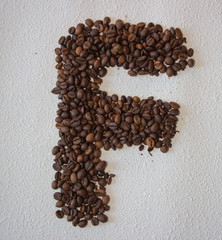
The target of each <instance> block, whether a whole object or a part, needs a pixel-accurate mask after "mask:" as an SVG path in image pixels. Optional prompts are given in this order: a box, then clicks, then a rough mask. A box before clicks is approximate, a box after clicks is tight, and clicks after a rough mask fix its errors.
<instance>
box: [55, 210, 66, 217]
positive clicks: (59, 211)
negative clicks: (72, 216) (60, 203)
mask: <svg viewBox="0 0 222 240" xmlns="http://www.w3.org/2000/svg"><path fill="white" fill-rule="evenodd" d="M56 217H57V218H63V217H64V212H63V211H61V210H57V211H56Z"/></svg>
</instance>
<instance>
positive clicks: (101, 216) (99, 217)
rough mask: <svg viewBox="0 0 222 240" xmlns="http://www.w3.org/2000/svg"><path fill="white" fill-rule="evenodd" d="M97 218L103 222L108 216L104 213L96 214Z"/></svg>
mask: <svg viewBox="0 0 222 240" xmlns="http://www.w3.org/2000/svg"><path fill="white" fill-rule="evenodd" d="M97 218H98V220H99V221H100V222H102V223H105V222H107V221H108V217H107V216H106V215H105V214H98V216H97Z"/></svg>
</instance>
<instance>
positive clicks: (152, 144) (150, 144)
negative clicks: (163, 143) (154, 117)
mask: <svg viewBox="0 0 222 240" xmlns="http://www.w3.org/2000/svg"><path fill="white" fill-rule="evenodd" d="M146 144H147V146H148V147H149V148H154V144H155V142H154V140H153V139H152V138H151V137H148V138H147V139H146Z"/></svg>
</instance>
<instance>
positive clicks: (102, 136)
mask: <svg viewBox="0 0 222 240" xmlns="http://www.w3.org/2000/svg"><path fill="white" fill-rule="evenodd" d="M85 24H86V25H84V24H82V23H80V24H78V25H77V26H75V27H71V28H69V30H68V32H69V35H68V36H67V37H65V36H63V37H61V38H60V39H59V44H60V45H61V46H60V48H56V49H55V54H56V59H55V61H56V69H57V71H58V77H57V82H56V86H55V88H54V89H53V90H52V92H53V93H54V94H58V97H59V99H60V100H61V102H60V103H59V104H58V111H57V117H56V120H55V121H56V127H57V128H58V129H59V136H60V140H59V141H58V144H57V146H55V147H53V149H52V154H53V155H54V163H53V168H54V169H55V171H56V174H55V179H54V181H53V182H52V188H53V189H58V188H59V189H60V192H56V193H55V194H54V198H55V200H56V201H57V202H56V206H57V207H59V208H61V209H62V210H58V211H57V212H56V215H57V217H59V218H62V217H63V216H64V214H65V215H67V221H72V224H73V226H77V225H79V227H85V226H86V225H87V221H90V220H91V223H92V225H95V226H96V225H98V224H99V221H100V222H106V221H108V217H107V216H106V215H105V214H104V212H105V211H108V210H109V209H110V207H109V206H108V205H107V204H108V203H109V201H110V197H109V195H107V193H106V186H107V185H109V184H111V182H112V178H113V177H114V175H113V174H109V173H108V172H106V171H105V169H106V166H107V162H106V161H103V160H101V153H102V152H101V148H104V150H107V151H108V150H110V149H113V150H117V149H121V148H123V146H124V144H126V145H127V146H132V145H137V146H139V150H140V151H142V150H143V149H144V144H145V145H147V147H148V151H149V152H151V151H152V150H153V149H154V148H160V151H161V152H163V153H165V152H167V151H168V150H169V148H171V146H172V144H171V139H172V138H173V137H174V135H175V134H176V132H177V131H176V125H177V121H178V118H177V116H178V115H179V110H178V109H179V107H180V106H179V104H177V103H175V102H170V103H168V102H163V101H162V100H157V101H155V100H154V98H153V97H148V98H146V99H140V98H139V97H137V96H134V97H130V96H128V97H125V96H121V97H118V95H116V94H113V95H111V96H110V95H108V93H107V92H105V91H102V90H101V89H100V84H102V82H103V79H102V78H103V77H104V76H105V75H106V74H107V69H108V68H109V67H115V66H117V67H121V66H123V68H124V69H127V70H128V74H129V75H130V76H137V75H146V74H149V75H151V76H158V75H159V74H160V73H165V72H166V74H167V75H168V76H169V77H172V76H176V75H177V73H178V72H179V71H180V70H184V69H185V68H186V67H187V66H189V67H193V66H194V60H193V59H189V57H192V56H193V49H192V48H190V49H187V48H186V46H185V45H183V43H185V42H186V39H185V38H184V37H183V34H182V32H181V30H180V29H179V28H175V29H174V28H170V29H166V30H163V28H162V27H161V26H160V25H158V24H156V25H154V24H153V23H150V24H148V25H147V26H146V25H145V23H143V22H140V23H138V24H135V25H131V24H129V23H124V22H123V21H122V20H120V19H118V20H117V21H116V22H115V24H110V18H109V17H105V18H104V20H103V21H102V20H97V21H95V22H93V20H91V19H87V20H86V21H85Z"/></svg>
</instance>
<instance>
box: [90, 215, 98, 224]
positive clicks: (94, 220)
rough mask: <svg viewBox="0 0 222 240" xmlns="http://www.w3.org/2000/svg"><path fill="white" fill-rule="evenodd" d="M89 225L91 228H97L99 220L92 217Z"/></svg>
mask: <svg viewBox="0 0 222 240" xmlns="http://www.w3.org/2000/svg"><path fill="white" fill-rule="evenodd" d="M91 223H92V225H93V226H97V225H99V220H98V219H97V218H95V217H93V218H92V219H91Z"/></svg>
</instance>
